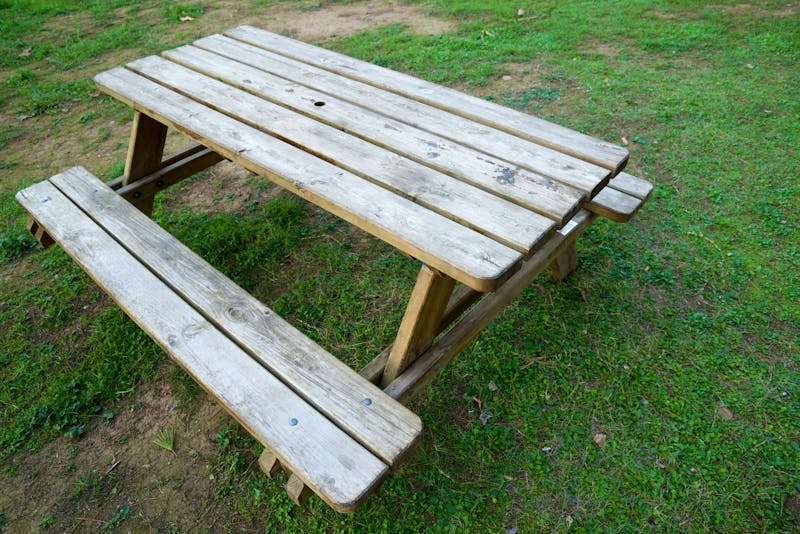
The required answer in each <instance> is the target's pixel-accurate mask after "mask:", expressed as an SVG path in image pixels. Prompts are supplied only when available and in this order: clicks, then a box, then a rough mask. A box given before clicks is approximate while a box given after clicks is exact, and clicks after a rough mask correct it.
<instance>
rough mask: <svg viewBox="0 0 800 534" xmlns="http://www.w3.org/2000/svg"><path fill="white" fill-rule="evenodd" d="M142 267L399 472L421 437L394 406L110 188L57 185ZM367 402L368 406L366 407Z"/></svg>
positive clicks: (66, 179)
mask: <svg viewBox="0 0 800 534" xmlns="http://www.w3.org/2000/svg"><path fill="white" fill-rule="evenodd" d="M51 181H52V182H53V184H54V185H56V186H57V187H59V188H60V189H61V190H62V191H64V192H65V193H66V194H67V195H69V197H70V198H71V199H72V200H73V201H74V202H75V203H76V204H77V205H78V206H79V207H80V208H81V209H82V210H84V211H86V212H87V213H89V214H91V216H92V217H93V218H94V219H95V220H96V221H97V223H98V224H99V225H101V226H102V227H103V228H104V229H105V230H106V231H107V232H109V233H110V234H112V235H114V236H115V237H116V238H117V239H119V240H120V242H121V243H123V244H124V246H125V247H126V248H127V249H128V250H129V251H130V252H131V254H133V255H134V256H135V257H136V258H137V259H138V260H139V261H141V262H142V263H143V264H145V265H147V266H148V267H150V269H152V270H153V271H154V272H156V273H158V274H159V276H160V277H161V278H162V279H163V280H164V282H165V283H166V284H167V285H168V286H169V287H170V288H172V290H173V291H175V292H176V293H177V294H179V295H180V296H181V297H182V298H183V299H184V300H186V301H187V302H188V303H190V304H191V305H192V306H194V307H195V308H196V309H197V310H200V311H201V313H203V315H204V316H205V317H206V318H207V319H208V320H209V321H210V322H211V323H213V324H214V325H216V326H217V327H218V328H219V329H221V330H223V331H225V332H228V333H229V334H230V335H231V336H232V337H233V338H234V339H235V340H236V341H237V343H238V344H239V345H240V346H241V347H242V348H243V349H245V350H246V351H247V352H248V353H249V354H250V355H251V356H252V357H253V358H256V359H257V360H258V361H260V362H261V363H262V364H263V365H264V366H265V367H266V368H267V369H269V370H270V372H271V373H272V374H273V375H275V376H276V377H278V378H279V379H280V380H282V381H283V382H284V383H285V384H287V385H288V386H289V387H291V388H292V389H293V390H294V391H295V392H296V393H297V394H298V395H300V396H301V397H303V398H304V399H305V400H306V401H307V402H308V403H309V404H311V405H312V406H314V407H315V408H316V409H317V410H318V411H319V412H321V413H323V414H325V415H326V416H327V417H328V418H330V419H331V421H333V422H334V423H335V424H336V425H338V426H339V427H340V428H342V429H344V430H345V431H347V432H348V433H349V434H350V435H351V436H353V437H354V438H356V439H357V440H358V441H359V442H360V443H362V444H363V445H364V446H365V447H367V448H368V449H370V450H371V451H372V452H373V453H374V454H375V455H376V456H378V457H379V458H381V459H382V460H383V461H384V462H386V463H387V464H389V465H394V464H395V463H397V462H398V461H400V459H401V458H402V457H403V456H404V455H405V454H406V453H407V452H408V451H409V450H410V449H411V448H412V446H413V444H414V442H415V441H416V440H417V439H418V438H419V436H420V433H421V431H422V423H421V422H420V420H419V418H418V417H417V416H416V415H415V414H413V413H412V412H411V411H409V410H408V409H407V408H405V407H404V406H401V405H400V404H398V403H396V402H394V401H392V400H391V399H390V398H388V397H387V396H386V395H384V394H383V393H382V392H381V390H380V389H378V388H376V387H375V386H374V385H373V384H371V383H370V382H368V381H366V380H364V379H363V378H362V377H361V376H359V375H358V374H357V373H356V372H355V371H353V370H352V369H350V368H349V367H347V366H346V365H345V364H343V363H342V362H340V361H339V360H338V359H336V358H335V357H334V356H332V355H331V354H329V353H328V352H327V351H325V350H324V349H322V348H321V347H319V346H318V345H317V344H316V343H314V342H313V341H311V340H310V339H309V338H307V337H306V336H305V335H304V334H302V333H301V332H300V331H298V330H297V329H295V328H294V327H293V326H292V325H290V324H289V323H287V322H286V321H284V320H283V319H281V318H280V317H279V316H278V315H276V314H275V313H273V312H272V310H270V309H269V308H267V307H266V306H264V305H263V304H262V303H261V302H260V301H258V300H257V299H255V298H254V297H252V296H251V295H249V294H248V293H247V292H246V291H244V290H243V289H241V288H240V287H239V286H237V285H236V284H235V283H233V282H232V281H231V280H229V279H228V278H226V277H225V276H223V275H222V274H221V273H219V272H218V271H217V270H216V269H214V268H213V267H212V266H211V265H209V264H208V263H207V262H205V261H204V260H203V259H202V258H200V257H199V256H197V255H196V254H195V253H194V252H192V251H191V250H190V249H189V248H187V247H186V246H184V245H183V244H181V243H180V242H179V241H178V240H176V239H175V238H174V237H172V236H171V235H170V234H168V233H167V232H166V231H164V230H163V229H162V228H161V227H159V226H158V225H157V224H156V223H155V222H153V221H151V220H150V219H148V218H146V217H139V216H138V215H139V214H138V213H135V212H133V211H132V210H130V206H128V205H127V203H126V202H125V201H124V200H123V199H121V198H120V197H119V196H118V195H117V194H115V193H114V192H113V191H112V190H111V189H110V188H107V187H105V186H98V185H97V184H96V183H94V182H93V181H92V180H88V179H77V178H75V177H74V176H73V175H69V176H58V177H54V178H52V179H51ZM365 399H370V401H369V403H365Z"/></svg>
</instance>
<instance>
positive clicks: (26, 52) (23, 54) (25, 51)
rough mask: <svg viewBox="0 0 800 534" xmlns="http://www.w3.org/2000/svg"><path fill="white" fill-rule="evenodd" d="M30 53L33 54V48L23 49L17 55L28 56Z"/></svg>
mask: <svg viewBox="0 0 800 534" xmlns="http://www.w3.org/2000/svg"><path fill="white" fill-rule="evenodd" d="M30 55H31V49H30V48H26V49H25V50H23V51H22V52H20V53H19V54H17V57H28V56H30Z"/></svg>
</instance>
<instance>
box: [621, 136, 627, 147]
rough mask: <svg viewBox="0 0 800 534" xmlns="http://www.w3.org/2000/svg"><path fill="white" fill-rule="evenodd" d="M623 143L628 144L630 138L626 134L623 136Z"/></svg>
mask: <svg viewBox="0 0 800 534" xmlns="http://www.w3.org/2000/svg"><path fill="white" fill-rule="evenodd" d="M622 144H623V145H627V144H628V138H627V137H624V136H623V137H622Z"/></svg>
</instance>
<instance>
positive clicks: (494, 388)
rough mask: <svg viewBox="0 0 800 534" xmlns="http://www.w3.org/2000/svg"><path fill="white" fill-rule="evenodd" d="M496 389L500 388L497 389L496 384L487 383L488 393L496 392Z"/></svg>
mask: <svg viewBox="0 0 800 534" xmlns="http://www.w3.org/2000/svg"><path fill="white" fill-rule="evenodd" d="M498 389H500V388H499V387H497V384H495V383H494V381H492V382H489V391H497V390H498Z"/></svg>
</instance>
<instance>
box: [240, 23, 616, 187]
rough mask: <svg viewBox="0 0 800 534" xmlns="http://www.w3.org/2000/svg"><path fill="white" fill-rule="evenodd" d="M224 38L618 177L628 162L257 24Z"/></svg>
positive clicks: (548, 125) (537, 123)
mask: <svg viewBox="0 0 800 534" xmlns="http://www.w3.org/2000/svg"><path fill="white" fill-rule="evenodd" d="M225 34H226V35H229V36H231V37H234V38H236V39H239V40H242V41H246V42H250V43H252V44H256V45H258V46H260V47H262V48H266V49H269V50H273V51H277V52H279V53H281V54H283V55H286V56H287V57H292V58H295V59H299V60H302V61H305V62H307V63H310V64H312V65H316V66H319V67H322V68H324V69H326V70H329V71H331V72H335V73H337V74H341V75H342V76H346V77H349V78H352V79H355V80H360V81H363V82H365V83H369V84H371V85H374V86H376V87H381V88H384V89H387V90H390V91H394V92H396V93H398V94H403V95H405V96H408V97H411V98H415V99H417V100H419V101H420V102H425V103H427V104H430V105H432V106H436V107H439V108H441V109H444V110H447V111H450V112H452V113H456V114H459V115H462V116H464V117H467V118H470V119H472V120H475V121H477V122H480V123H482V124H486V125H489V126H492V127H494V128H498V129H500V130H504V131H506V132H509V133H512V134H514V135H518V136H520V137H523V138H525V139H530V140H532V141H534V142H536V143H540V144H542V145H544V146H548V147H551V148H554V149H556V150H558V151H561V152H564V153H565V154H571V155H573V156H575V157H578V158H581V159H583V160H585V161H589V162H592V163H595V164H597V165H601V166H603V167H605V168H606V169H610V170H612V171H613V172H614V174H616V173H617V172H619V171H620V170H621V169H622V168H623V167H624V166H625V164H626V163H627V161H628V151H627V150H626V149H625V148H623V147H620V146H617V145H614V144H612V143H608V142H606V141H602V140H600V139H596V138H594V137H591V136H589V135H585V134H582V133H580V132H576V131H575V130H572V129H570V128H565V127H563V126H560V125H558V124H554V123H552V122H548V121H545V120H543V119H539V118H537V117H534V116H531V115H528V114H526V113H522V112H520V111H517V110H513V109H509V108H506V107H503V106H500V105H498V104H494V103H492V102H488V101H486V100H482V99H480V98H477V97H474V96H471V95H467V94H464V93H461V92H460V91H456V90H454V89H450V88H447V87H442V86H440V85H436V84H434V83H431V82H428V81H425V80H422V79H420V78H416V77H414V76H410V75H408V74H403V73H400V72H396V71H393V70H390V69H387V68H384V67H380V66H378V65H374V64H372V63H367V62H365V61H361V60H358V59H353V58H350V57H348V56H345V55H343V54H339V53H337V52H333V51H330V50H324V49H320V48H318V47H316V46H312V45H309V44H306V43H303V42H300V41H296V40H294V39H290V38H288V37H283V36H281V35H276V34H274V33H270V32H267V31H264V30H261V29H259V28H255V27H253V26H247V25H243V26H239V27H238V28H234V29H232V30H230V31H227V32H225Z"/></svg>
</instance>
